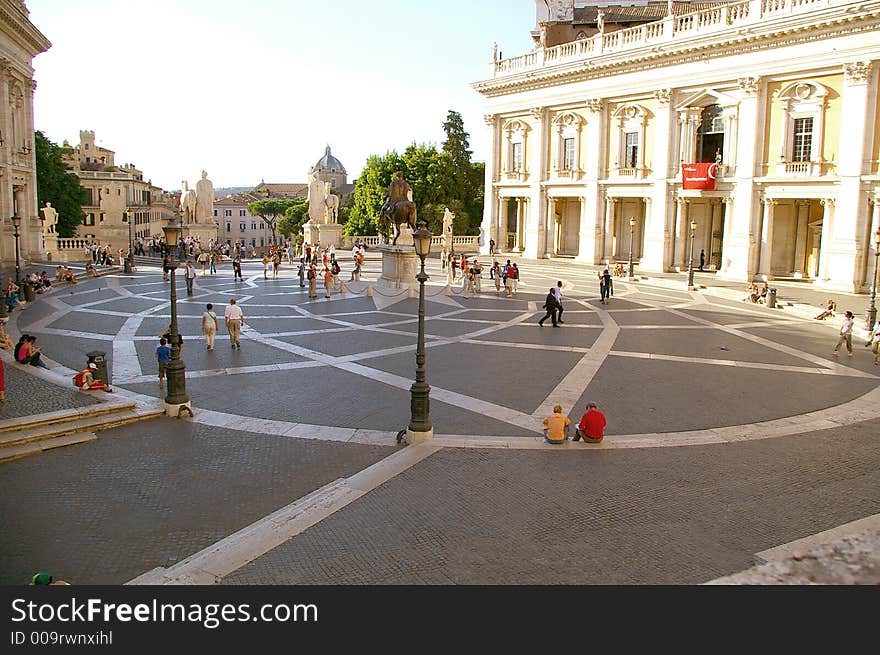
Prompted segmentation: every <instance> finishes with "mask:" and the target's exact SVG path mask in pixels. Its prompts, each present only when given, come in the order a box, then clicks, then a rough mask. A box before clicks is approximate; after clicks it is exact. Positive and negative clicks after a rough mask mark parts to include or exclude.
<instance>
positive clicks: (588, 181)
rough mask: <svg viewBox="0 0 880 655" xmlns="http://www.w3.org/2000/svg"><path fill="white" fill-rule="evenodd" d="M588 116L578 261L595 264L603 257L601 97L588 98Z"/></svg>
mask: <svg viewBox="0 0 880 655" xmlns="http://www.w3.org/2000/svg"><path fill="white" fill-rule="evenodd" d="M587 109H588V118H587V125H586V128H585V129H584V137H585V139H586V146H587V150H586V151H587V155H586V157H585V158H584V160H583V161H584V165H583V168H584V177H583V184H584V187H583V189H584V190H583V196H582V197H581V224H580V234H579V244H578V255H577V261H578V262H580V263H583V264H597V263H599V260H600V259H601V257H602V244H601V238H600V237H599V234H600V228H601V224H602V216H603V214H602V212H603V209H604V208H603V207H602V192H601V190H600V189H599V179H600V178H601V177H603V170H604V166H603V163H602V162H603V161H604V159H603V158H604V156H605V148H604V142H605V137H604V125H605V111H604V109H605V106H604V103H603V102H602V101H601V100H597V99H590V100H587Z"/></svg>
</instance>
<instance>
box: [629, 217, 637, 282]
mask: <svg viewBox="0 0 880 655" xmlns="http://www.w3.org/2000/svg"><path fill="white" fill-rule="evenodd" d="M635 230H636V219H635V217H630V219H629V275H628V276H627V279H629V280H632V279H633V234H634V233H635Z"/></svg>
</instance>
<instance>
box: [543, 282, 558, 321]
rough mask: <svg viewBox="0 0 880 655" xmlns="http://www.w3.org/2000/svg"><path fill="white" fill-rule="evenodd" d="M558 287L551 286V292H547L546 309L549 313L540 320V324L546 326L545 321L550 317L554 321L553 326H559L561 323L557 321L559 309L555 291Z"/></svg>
mask: <svg viewBox="0 0 880 655" xmlns="http://www.w3.org/2000/svg"><path fill="white" fill-rule="evenodd" d="M555 288H556V287H550V293H548V294H547V298H546V299H545V300H544V309H546V310H547V313H546V314H544V318H542V319H540V320H539V321H538V325H540V326H541V327H544V321H546V320H547V319H548V318H549V319H550V320H551V321H552V322H553V327H559V324H558V323H557V322H556V310H557V309H558V306H557V303H556V292H555V291H554V289H555Z"/></svg>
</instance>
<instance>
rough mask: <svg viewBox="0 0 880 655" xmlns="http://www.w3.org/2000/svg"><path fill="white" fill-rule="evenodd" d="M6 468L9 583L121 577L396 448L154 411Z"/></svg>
mask: <svg viewBox="0 0 880 655" xmlns="http://www.w3.org/2000/svg"><path fill="white" fill-rule="evenodd" d="M98 437H99V438H98V440H97V441H93V442H91V443H88V444H82V445H78V446H75V447H70V448H63V449H61V450H53V451H50V452H48V453H45V454H43V455H39V456H36V457H26V458H23V459H18V460H14V461H12V462H7V463H4V464H2V465H0V489H2V490H3V492H2V494H0V525H2V526H3V529H2V530H0V584H5V585H9V584H26V582H27V581H28V580H29V579H30V577H31V576H32V575H33V574H34V572H36V571H50V572H53V573H54V574H55V575H56V576H58V577H61V578H63V579H65V580H68V581H70V582H73V583H74V584H122V583H124V582H126V581H127V580H130V579H131V578H134V577H135V576H137V575H139V574H141V573H143V572H144V571H147V570H150V569H153V568H155V567H157V566H168V565H170V564H173V563H175V562H177V561H179V560H181V559H183V558H185V557H187V556H188V555H190V554H191V553H193V552H196V551H198V550H200V549H201V548H204V547H206V546H208V545H210V544H212V543H214V542H215V541H217V540H218V539H221V538H223V537H225V536H226V535H228V534H230V533H232V532H235V531H236V530H239V529H240V528H242V527H243V526H245V525H248V524H249V523H251V522H252V521H254V520H256V519H258V518H261V517H263V516H265V515H266V514H270V513H271V512H273V511H274V510H276V509H278V508H279V507H282V506H284V505H286V504H288V503H289V502H291V501H292V500H295V499H297V498H300V497H301V496H304V495H306V494H308V493H310V492H312V491H314V490H315V489H317V488H319V487H321V486H323V485H325V484H327V483H328V482H332V481H333V480H335V479H337V478H339V477H345V476H348V475H351V474H352V473H355V472H357V471H359V470H361V469H363V468H364V467H366V466H369V465H370V464H372V463H373V462H375V461H377V460H379V459H381V458H382V457H384V456H386V455H387V454H389V453H390V452H393V449H391V448H386V447H380V446H361V445H355V444H344V445H340V444H333V443H328V442H324V441H308V440H302V439H286V438H283V437H269V436H265V435H257V434H252V433H246V432H237V431H233V430H228V429H224V428H210V427H208V426H203V425H199V424H193V423H186V422H178V421H175V420H173V419H155V420H153V421H150V422H147V423H137V424H133V425H129V426H123V427H120V428H114V429H111V430H106V431H103V432H99V433H98Z"/></svg>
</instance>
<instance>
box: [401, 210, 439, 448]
mask: <svg viewBox="0 0 880 655" xmlns="http://www.w3.org/2000/svg"><path fill="white" fill-rule="evenodd" d="M433 236H434V235H433V234H431V232H430V231H429V230H428V226H427V224H426V223H425V221H419V225H418V229H416V230H415V231H414V232H413V233H412V238H413V247H414V248H415V251H416V255H418V256H419V260H420V261H421V270H420V271H419V274H418V275H417V276H416V279H417V280H418V281H419V338H418V345H417V346H416V381H415V382H414V383H413V385H412V387H410V393H411V394H412V397H411V399H410V415H411V418H410V422H409V426H408V427H407V430H406V438H407V442H408V443H417V442H419V441H425V440H426V439H430V438H432V437H433V436H434V428H433V427H432V426H431V419H430V413H431V398H430V394H431V387H429V386H428V383H427V382H425V282H427V280H428V276H427V274H426V273H425V258H426V257H427V256H428V254H430V252H431V237H433Z"/></svg>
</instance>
